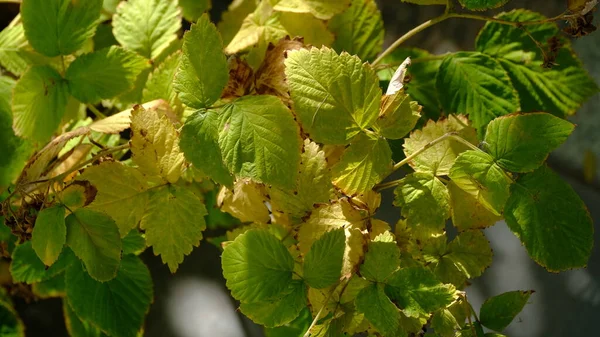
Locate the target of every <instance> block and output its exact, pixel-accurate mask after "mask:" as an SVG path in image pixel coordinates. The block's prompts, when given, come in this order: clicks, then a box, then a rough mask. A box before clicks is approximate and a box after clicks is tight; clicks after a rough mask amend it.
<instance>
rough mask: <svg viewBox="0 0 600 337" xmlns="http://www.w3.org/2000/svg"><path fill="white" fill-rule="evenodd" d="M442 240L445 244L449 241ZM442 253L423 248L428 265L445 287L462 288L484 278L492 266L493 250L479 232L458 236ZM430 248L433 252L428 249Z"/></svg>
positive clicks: (443, 238)
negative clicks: (485, 271) (470, 282)
mask: <svg viewBox="0 0 600 337" xmlns="http://www.w3.org/2000/svg"><path fill="white" fill-rule="evenodd" d="M441 240H443V242H444V243H445V240H446V238H445V237H442V238H441ZM442 247H443V249H442V250H440V251H432V250H431V248H429V247H427V246H426V247H425V248H423V255H424V258H425V261H427V263H428V264H430V266H431V268H432V270H433V271H434V272H435V274H436V275H437V276H438V278H439V279H440V280H441V281H442V282H444V283H452V284H454V285H455V286H457V287H459V288H462V287H463V285H464V283H465V281H466V280H467V279H473V278H475V277H478V276H481V274H482V273H483V271H484V270H485V269H487V268H488V267H489V266H490V265H491V264H492V248H491V247H490V243H489V242H488V240H487V239H486V238H485V236H484V235H483V232H481V231H479V230H474V231H466V232H463V233H460V234H459V235H457V236H456V237H455V238H454V239H453V240H452V242H450V244H448V245H447V246H446V245H445V244H444V245H443V246H442ZM428 248H429V249H428Z"/></svg>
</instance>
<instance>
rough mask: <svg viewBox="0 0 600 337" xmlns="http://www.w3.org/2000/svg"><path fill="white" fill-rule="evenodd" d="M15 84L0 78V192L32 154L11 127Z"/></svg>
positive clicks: (5, 78) (29, 147)
mask: <svg viewBox="0 0 600 337" xmlns="http://www.w3.org/2000/svg"><path fill="white" fill-rule="evenodd" d="M0 59H2V56H1V55H0ZM15 83H16V82H15V80H13V79H12V78H10V77H6V76H0V153H2V156H0V190H2V189H3V188H4V187H7V186H8V185H10V184H11V183H12V182H13V180H14V179H15V178H16V177H17V176H18V175H19V174H20V173H21V171H22V169H23V167H24V166H25V162H26V161H27V159H29V157H30V156H31V153H32V152H33V147H32V144H31V143H30V142H29V141H25V140H23V139H21V138H19V137H17V136H16V135H15V132H14V130H13V127H12V126H13V118H12V111H11V106H10V105H11V99H12V91H13V88H14V86H15Z"/></svg>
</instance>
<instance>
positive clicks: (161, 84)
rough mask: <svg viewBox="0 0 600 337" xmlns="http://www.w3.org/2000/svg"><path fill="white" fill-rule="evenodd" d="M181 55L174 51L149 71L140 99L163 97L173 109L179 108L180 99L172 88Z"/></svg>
mask: <svg viewBox="0 0 600 337" xmlns="http://www.w3.org/2000/svg"><path fill="white" fill-rule="evenodd" d="M181 55H182V54H181V52H179V51H178V52H175V53H174V54H173V55H171V56H169V57H168V58H167V59H166V60H165V61H164V62H162V63H161V64H159V65H158V67H156V68H155V69H154V70H153V71H152V73H150V76H149V77H148V81H147V82H146V86H145V87H144V91H143V93H142V101H144V102H149V101H153V100H155V99H164V100H165V101H167V102H169V106H171V107H172V108H173V109H181V101H180V100H179V96H178V95H177V92H175V89H174V88H173V80H174V79H175V73H176V71H177V68H178V67H179V61H180V60H181Z"/></svg>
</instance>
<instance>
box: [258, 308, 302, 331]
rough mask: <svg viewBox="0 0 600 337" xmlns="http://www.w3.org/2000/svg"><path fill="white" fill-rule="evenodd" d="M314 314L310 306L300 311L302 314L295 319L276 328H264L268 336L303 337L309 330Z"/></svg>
mask: <svg viewBox="0 0 600 337" xmlns="http://www.w3.org/2000/svg"><path fill="white" fill-rule="evenodd" d="M312 319H313V318H312V314H311V313H310V310H309V309H308V308H304V309H303V310H302V311H300V315H298V317H296V319H294V320H293V321H291V322H289V323H287V324H284V325H282V326H279V327H276V328H266V329H264V332H265V336H266V337H290V336H294V337H301V336H303V335H304V332H305V331H307V330H308V327H309V326H310V323H311V322H312Z"/></svg>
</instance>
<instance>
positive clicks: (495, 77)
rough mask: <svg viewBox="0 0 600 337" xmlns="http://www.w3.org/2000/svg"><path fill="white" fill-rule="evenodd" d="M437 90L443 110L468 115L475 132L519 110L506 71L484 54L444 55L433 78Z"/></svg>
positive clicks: (515, 94)
mask: <svg viewBox="0 0 600 337" xmlns="http://www.w3.org/2000/svg"><path fill="white" fill-rule="evenodd" d="M436 89H437V92H438V98H439V99H440V103H441V106H442V108H443V109H444V110H445V111H447V112H449V113H459V114H467V115H469V120H471V121H472V122H473V126H474V127H475V128H476V129H478V130H483V128H484V127H485V126H486V125H487V123H489V122H490V121H491V120H492V119H494V118H496V117H498V116H503V115H506V114H509V113H512V112H516V111H518V110H519V97H518V95H517V93H516V91H515V89H514V88H513V86H512V84H511V81H510V78H509V77H508V75H507V73H506V71H505V70H504V69H503V68H502V66H501V65H500V63H499V62H498V61H496V60H495V59H493V58H491V57H490V56H487V55H485V54H481V53H476V52H459V53H455V54H450V55H448V56H446V57H445V58H444V60H443V61H442V64H441V66H440V68H439V71H438V74H437V77H436ZM480 132H481V131H480Z"/></svg>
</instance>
